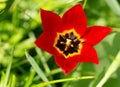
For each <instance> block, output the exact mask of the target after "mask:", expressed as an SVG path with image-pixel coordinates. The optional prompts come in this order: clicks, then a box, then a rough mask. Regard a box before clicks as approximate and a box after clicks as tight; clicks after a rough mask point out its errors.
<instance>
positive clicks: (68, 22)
mask: <svg viewBox="0 0 120 87" xmlns="http://www.w3.org/2000/svg"><path fill="white" fill-rule="evenodd" d="M40 11H41V19H42V26H43V33H42V34H41V35H40V36H39V37H38V39H37V40H36V41H35V44H36V45H37V46H38V47H39V48H41V49H43V50H46V51H47V52H48V53H50V54H52V55H53V56H54V58H55V62H56V64H57V65H58V66H60V68H61V69H62V70H63V72H64V74H68V73H70V72H71V71H72V70H73V69H74V68H75V67H76V66H77V64H78V63H79V62H92V63H95V64H98V63H99V60H98V56H97V53H96V51H95V49H94V47H93V46H94V45H96V44H97V43H99V42H100V41H101V40H102V39H103V38H104V37H105V36H106V35H107V34H109V33H110V32H111V28H109V27H105V26H91V27H87V19H86V16H85V13H84V10H83V8H82V6H81V5H80V4H78V5H75V6H74V7H72V8H71V9H69V10H68V11H67V12H65V14H64V15H63V16H62V18H61V17H60V16H58V15H57V14H55V13H53V12H51V11H46V10H43V9H41V10H40Z"/></svg>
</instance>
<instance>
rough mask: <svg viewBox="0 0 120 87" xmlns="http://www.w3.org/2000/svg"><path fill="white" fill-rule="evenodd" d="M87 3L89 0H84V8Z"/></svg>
mask: <svg viewBox="0 0 120 87" xmlns="http://www.w3.org/2000/svg"><path fill="white" fill-rule="evenodd" d="M86 3H87V0H84V3H83V8H85V6H86Z"/></svg>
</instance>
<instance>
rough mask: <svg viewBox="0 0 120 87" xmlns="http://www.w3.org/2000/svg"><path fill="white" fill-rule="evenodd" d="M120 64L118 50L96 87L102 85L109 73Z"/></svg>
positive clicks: (109, 75)
mask: <svg viewBox="0 0 120 87" xmlns="http://www.w3.org/2000/svg"><path fill="white" fill-rule="evenodd" d="M119 66H120V51H119V52H118V54H117V56H116V58H115V60H114V61H113V62H112V64H111V65H110V67H109V68H108V70H107V71H106V73H105V75H104V77H103V78H102V80H101V81H100V82H99V83H98V84H97V86H96V87H102V86H103V85H104V83H105V82H106V81H107V80H108V79H109V78H110V77H111V75H112V74H113V73H114V72H115V71H116V70H117V69H118V68H119Z"/></svg>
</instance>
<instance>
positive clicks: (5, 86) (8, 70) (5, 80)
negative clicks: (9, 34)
mask: <svg viewBox="0 0 120 87" xmlns="http://www.w3.org/2000/svg"><path fill="white" fill-rule="evenodd" d="M13 54H14V47H13V48H12V50H11V61H10V62H9V64H8V67H7V71H6V75H5V79H4V83H3V87H7V83H8V81H9V75H10V69H11V65H12V58H13Z"/></svg>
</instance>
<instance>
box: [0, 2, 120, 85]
mask: <svg viewBox="0 0 120 87" xmlns="http://www.w3.org/2000/svg"><path fill="white" fill-rule="evenodd" d="M84 2H85V1H84V0H0V87H37V84H40V83H42V82H44V81H54V80H58V79H65V78H71V77H79V76H96V78H95V79H84V80H72V81H65V82H61V83H56V84H50V85H47V86H45V87H96V86H97V85H98V84H100V82H101V81H102V80H104V82H102V83H105V84H104V85H103V87H120V67H119V65H120V52H119V51H120V0H88V1H87V3H86V6H85V9H84V10H85V13H86V16H87V19H88V26H93V25H104V26H109V27H111V28H112V30H113V31H112V33H110V34H109V35H108V36H107V37H106V38H105V39H104V40H103V41H102V42H100V43H99V44H98V45H96V46H95V48H96V50H97V53H98V56H99V60H100V64H99V65H94V64H92V63H79V64H78V66H77V67H76V69H75V70H74V71H72V73H70V74H69V75H67V76H65V75H64V74H63V72H62V71H61V69H60V68H59V67H58V66H57V65H56V64H55V62H54V58H53V56H51V55H50V54H48V53H46V52H45V51H43V50H41V49H38V48H37V47H36V46H35V45H34V41H35V39H36V38H37V37H38V36H39V35H40V34H41V33H42V26H41V19H40V13H39V9H40V8H43V9H46V10H50V11H53V12H55V13H57V14H59V15H60V16H62V14H63V13H64V12H65V11H66V10H68V9H69V8H71V7H72V6H74V5H75V4H77V3H82V4H83V3H84ZM30 55H31V56H30ZM105 76H106V77H105ZM106 78H107V79H106ZM38 87H42V86H38ZM98 87H100V86H98Z"/></svg>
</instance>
